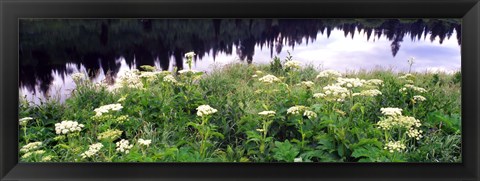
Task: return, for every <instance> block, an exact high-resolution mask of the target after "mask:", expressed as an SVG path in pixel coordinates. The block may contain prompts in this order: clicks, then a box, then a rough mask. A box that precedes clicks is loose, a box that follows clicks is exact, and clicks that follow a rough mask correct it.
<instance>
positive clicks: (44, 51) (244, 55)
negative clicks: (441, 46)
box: [19, 19, 461, 93]
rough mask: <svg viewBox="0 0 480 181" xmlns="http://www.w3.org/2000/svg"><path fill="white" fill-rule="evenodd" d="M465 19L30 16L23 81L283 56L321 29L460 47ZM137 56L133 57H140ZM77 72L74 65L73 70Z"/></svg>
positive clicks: (31, 84) (43, 82)
mask: <svg viewBox="0 0 480 181" xmlns="http://www.w3.org/2000/svg"><path fill="white" fill-rule="evenodd" d="M460 27H461V26H460V21H459V20H453V19H408V20H407V19H308V20H300V19H192V20H188V19H154V20H152V19H114V20H112V19H104V20H45V19H42V20H28V19H22V20H21V21H20V52H19V53H20V86H21V87H26V88H27V90H28V91H30V92H35V86H39V90H40V91H41V92H42V93H46V92H47V91H48V90H49V87H50V84H51V82H52V81H53V76H52V72H57V73H59V74H60V75H63V76H66V75H67V74H69V73H71V72H69V70H68V69H67V66H66V65H67V64H73V65H76V66H77V67H78V68H80V66H81V65H83V66H84V67H85V68H86V69H87V70H89V74H90V76H91V77H96V76H98V75H96V74H98V72H100V71H99V70H101V69H102V70H103V72H111V73H112V75H116V73H117V72H118V71H119V68H120V63H119V62H118V61H116V60H117V59H118V58H120V57H124V58H125V61H126V63H127V64H128V65H129V66H130V67H137V68H138V67H139V66H141V65H154V62H156V61H158V62H159V64H160V66H161V68H162V69H164V70H166V69H168V68H169V64H170V60H171V59H173V61H174V65H176V66H177V67H178V68H179V69H182V67H183V55H184V54H185V53H186V52H189V51H194V52H195V53H196V54H197V58H200V59H201V58H202V57H203V56H205V54H206V53H211V52H213V57H215V55H216V54H217V53H219V52H224V53H226V54H228V55H230V54H232V50H233V49H234V48H235V50H236V52H237V54H238V55H237V56H238V57H239V58H240V59H241V60H243V61H247V62H248V63H251V62H252V57H253V54H254V50H255V46H261V47H262V48H268V49H270V54H271V55H273V53H274V52H276V53H280V52H281V51H282V48H283V47H284V46H289V47H292V48H293V47H294V46H295V44H300V43H302V42H303V41H305V40H306V41H307V43H308V42H309V41H312V40H315V38H316V37H317V34H318V33H321V34H325V35H326V36H327V37H328V36H329V35H330V33H331V31H332V30H334V29H340V30H343V31H344V33H345V37H346V38H352V39H353V38H354V36H355V33H356V32H355V31H358V33H365V34H366V35H367V37H368V39H369V40H370V39H375V37H376V38H377V39H378V38H379V37H380V36H385V37H386V38H387V39H388V40H390V41H391V42H392V43H391V51H392V56H395V55H396V53H397V52H398V50H399V49H400V43H401V42H402V41H403V39H404V38H411V39H412V40H419V39H422V38H429V39H430V40H431V41H433V40H434V39H435V38H437V37H438V38H439V39H440V43H442V41H443V40H444V39H445V38H450V36H451V35H452V34H453V32H454V30H456V32H457V37H456V38H457V39H458V43H459V44H460V43H461V42H460V40H461V38H460V37H461V34H460V32H461V31H460ZM134 60H135V61H134ZM70 71H71V70H70Z"/></svg>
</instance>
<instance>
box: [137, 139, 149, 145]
mask: <svg viewBox="0 0 480 181" xmlns="http://www.w3.org/2000/svg"><path fill="white" fill-rule="evenodd" d="M151 143H152V140H144V139H142V138H140V139H138V144H140V145H142V146H149V145H150V144H151Z"/></svg>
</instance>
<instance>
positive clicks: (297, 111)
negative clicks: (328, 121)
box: [287, 106, 306, 114]
mask: <svg viewBox="0 0 480 181" xmlns="http://www.w3.org/2000/svg"><path fill="white" fill-rule="evenodd" d="M305 109H306V107H305V106H292V107H290V108H288V109H287V114H300V113H302V112H303V111H305Z"/></svg>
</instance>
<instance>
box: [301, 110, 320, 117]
mask: <svg viewBox="0 0 480 181" xmlns="http://www.w3.org/2000/svg"><path fill="white" fill-rule="evenodd" d="M303 116H307V118H308V119H313V118H316V117H317V113H315V112H313V111H310V110H305V112H303Z"/></svg>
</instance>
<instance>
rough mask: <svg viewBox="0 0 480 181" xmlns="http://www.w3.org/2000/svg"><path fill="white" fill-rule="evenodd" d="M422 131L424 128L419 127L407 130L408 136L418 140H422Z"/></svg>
mask: <svg viewBox="0 0 480 181" xmlns="http://www.w3.org/2000/svg"><path fill="white" fill-rule="evenodd" d="M422 133H423V131H422V130H418V129H414V128H410V129H409V130H408V131H407V135H408V137H410V138H414V139H416V140H420V138H422V137H423V135H422Z"/></svg>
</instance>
